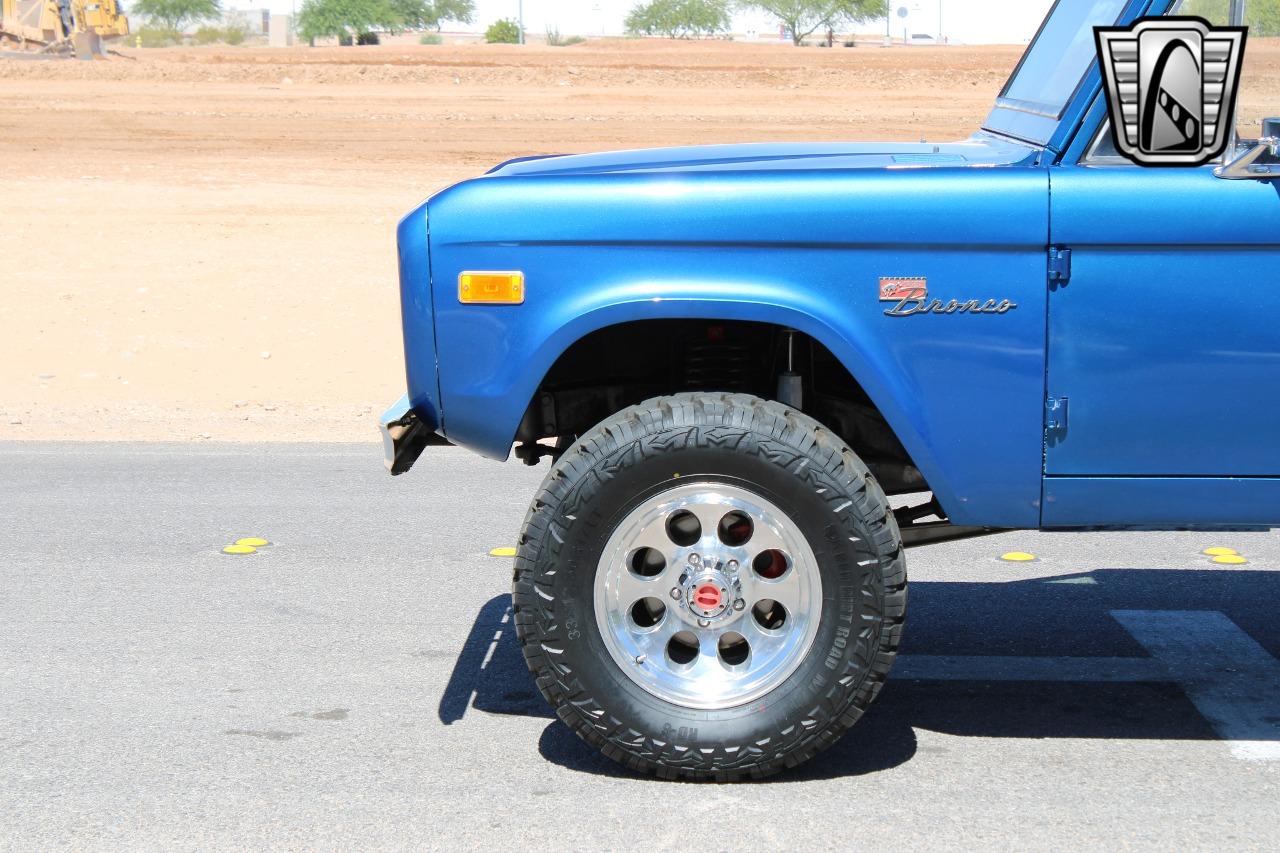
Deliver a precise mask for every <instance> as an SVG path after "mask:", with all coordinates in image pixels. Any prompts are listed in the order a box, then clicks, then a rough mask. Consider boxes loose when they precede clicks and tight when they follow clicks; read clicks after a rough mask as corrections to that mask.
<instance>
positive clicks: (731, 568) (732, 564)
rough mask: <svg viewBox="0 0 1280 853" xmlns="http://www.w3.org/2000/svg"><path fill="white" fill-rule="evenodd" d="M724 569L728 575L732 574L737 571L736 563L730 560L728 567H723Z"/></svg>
mask: <svg viewBox="0 0 1280 853" xmlns="http://www.w3.org/2000/svg"><path fill="white" fill-rule="evenodd" d="M724 568H725V571H727V572H728V573H729V574H733V573H734V572H736V571H738V561H737V560H730V561H729V565H727V566H725V567H724Z"/></svg>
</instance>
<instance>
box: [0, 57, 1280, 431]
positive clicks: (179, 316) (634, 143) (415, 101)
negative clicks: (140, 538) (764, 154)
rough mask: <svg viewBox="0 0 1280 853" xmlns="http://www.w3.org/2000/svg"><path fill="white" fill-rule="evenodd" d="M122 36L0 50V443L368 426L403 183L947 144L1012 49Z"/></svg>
mask: <svg viewBox="0 0 1280 853" xmlns="http://www.w3.org/2000/svg"><path fill="white" fill-rule="evenodd" d="M1249 50H1250V51H1251V53H1252V57H1253V60H1254V63H1256V64H1258V65H1261V64H1262V63H1263V62H1265V69H1266V76H1265V78H1259V77H1255V78H1254V81H1252V83H1251V84H1253V85H1257V86H1258V87H1259V92H1261V91H1263V90H1265V91H1266V92H1272V93H1274V92H1275V91H1280V44H1276V43H1272V44H1268V43H1266V42H1263V41H1261V40H1256V41H1255V42H1254V43H1252V44H1251V45H1250V47H1249ZM122 53H124V54H125V57H123V58H116V59H114V60H112V61H109V62H95V63H76V62H32V61H13V60H0V175H3V182H2V183H0V222H2V223H3V229H2V230H0V438H45V439H57V438H78V439H86V438H87V439H94V438H100V439H148V440H151V439H176V440H199V439H208V438H212V439H219V440H263V439H291V440H308V439H315V440H372V439H373V438H374V433H373V432H372V430H373V429H374V428H375V423H376V418H377V415H378V414H379V413H380V412H381V410H382V408H383V407H384V406H385V405H386V404H388V403H390V402H391V401H393V400H394V399H395V398H396V397H398V396H399V395H400V393H402V391H403V385H404V375H403V366H402V361H401V346H400V327H399V315H398V312H399V306H398V294H397V289H396V261H395V247H394V226H395V223H396V220H397V219H398V218H399V216H400V215H401V214H403V213H404V212H405V211H407V210H408V209H410V208H411V207H412V206H413V205H414V204H416V203H417V202H418V201H419V200H421V199H422V198H424V197H426V196H427V195H429V194H430V193H432V192H434V191H435V190H437V189H439V188H440V187H443V186H445V185H447V184H449V183H452V182H454V181H457V180H460V179H463V178H466V177H468V176H472V175H475V174H477V173H479V172H481V171H483V170H484V169H487V168H488V167H489V166H492V165H493V164H495V163H497V162H499V161H502V160H505V159H508V158H510V157H515V156H520V155H525V154H535V153H549V152H565V153H568V152H579V151H590V150H599V149H608V148H634V147H649V146H659V145H673V144H689V143H715V142H738V141H764V140H868V139H904V140H918V139H920V138H922V137H924V138H928V139H930V140H943V139H953V138H960V137H963V136H965V135H967V134H968V133H969V132H971V131H972V130H973V129H975V128H976V127H977V126H978V125H979V124H980V122H981V120H982V118H983V116H985V114H986V112H987V110H988V108H989V106H990V103H991V100H992V98H993V97H994V95H995V93H996V92H997V91H998V90H999V88H1000V86H1001V84H1002V83H1003V81H1004V79H1005V78H1006V76H1007V75H1008V73H1009V71H1010V69H1011V68H1012V67H1013V65H1014V64H1015V63H1016V61H1017V59H1018V56H1019V55H1020V53H1021V48H1017V47H981V48H976V47H973V48H967V47H949V48H911V49H903V48H896V49H887V50H886V49H878V48H874V47H859V48H856V49H842V48H841V49H833V50H825V49H817V48H807V49H796V48H790V47H787V46H781V45H751V44H734V43H719V42H717V43H701V42H692V43H670V42H652V41H629V40H598V41H591V42H589V43H587V44H585V45H578V46H574V47H569V48H550V47H535V46H526V47H524V48H520V47H515V46H505V45H460V46H443V47H423V46H418V45H384V46H381V47H376V48H355V49H351V48H347V49H342V48H317V49H307V48H302V47H299V48H293V49H287V50H271V49H267V48H190V49H163V50H144V51H135V50H122ZM1248 73H1249V72H1248V71H1246V74H1248ZM1265 106H1266V105H1265V104H1262V103H1260V100H1259V98H1257V97H1253V98H1251V96H1250V95H1249V94H1248V93H1246V95H1245V96H1244V104H1243V109H1244V112H1245V114H1246V117H1249V115H1250V112H1251V111H1252V112H1254V113H1257V115H1258V116H1260V115H1261V114H1262V110H1263V109H1264V107H1265ZM1270 106H1271V107H1272V108H1273V109H1272V113H1271V114H1275V112H1276V110H1275V109H1274V108H1275V107H1277V106H1280V105H1278V104H1275V103H1272V104H1271V105H1270ZM1256 117H1257V116H1253V118H1255V119H1256Z"/></svg>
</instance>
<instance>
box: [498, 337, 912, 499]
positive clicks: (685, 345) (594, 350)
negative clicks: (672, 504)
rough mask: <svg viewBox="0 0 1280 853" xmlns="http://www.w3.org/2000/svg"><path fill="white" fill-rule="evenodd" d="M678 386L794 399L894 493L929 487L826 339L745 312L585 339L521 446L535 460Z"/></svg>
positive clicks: (527, 426) (559, 365)
mask: <svg viewBox="0 0 1280 853" xmlns="http://www.w3.org/2000/svg"><path fill="white" fill-rule="evenodd" d="M797 377H798V378H797ZM681 391H729V392H741V393H745V394H752V395H755V396H757V397H761V398H763V399H768V400H777V401H779V402H782V403H785V404H787V405H790V406H794V407H795V408H797V409H799V410H800V411H803V412H805V413H806V414H808V415H811V416H812V417H814V418H815V419H817V420H818V421H819V422H820V423H822V424H824V425H825V426H826V427H828V428H829V429H831V430H833V431H835V432H836V433H837V434H838V435H839V436H840V437H841V438H842V439H843V440H844V442H845V443H846V444H848V445H849V446H850V447H851V448H852V449H853V450H854V451H855V452H856V453H857V454H858V455H859V456H861V457H862V458H863V461H865V462H866V463H867V465H868V466H869V467H870V468H871V470H872V472H873V473H874V474H875V475H876V478H877V479H878V480H879V481H880V484H881V486H882V487H883V488H884V489H885V491H886V492H888V493H889V494H900V493H905V492H921V491H927V490H928V488H929V487H928V485H927V484H926V483H925V481H924V478H923V477H922V476H921V474H920V471H919V469H918V468H916V466H915V463H914V462H912V460H911V458H910V456H909V455H908V454H907V451H906V450H905V449H904V448H903V446H902V443H901V442H900V441H899V440H898V437H897V436H896V435H895V434H894V432H893V430H892V429H891V428H890V427H889V424H888V422H887V421H885V419H884V415H883V414H881V412H880V410H879V409H878V408H877V407H876V405H875V403H873V402H872V401H871V398H870V397H868V396H867V394H866V392H865V391H864V390H863V388H862V386H861V385H860V384H858V381H857V380H856V379H854V377H853V376H852V375H851V374H850V373H849V371H848V370H847V369H846V368H845V366H844V365H843V364H842V363H841V362H840V360H839V359H837V358H836V357H835V356H834V355H832V354H831V351H830V350H829V349H827V348H826V346H824V345H823V344H822V342H821V341H819V340H817V339H815V338H813V337H811V336H809V335H806V334H804V333H803V332H798V331H795V330H792V329H789V328H787V327H785V326H779V325H776V324H772V323H755V322H747V321H741V320H638V321H634V322H630V323H622V324H619V325H615V326H608V327H606V328H603V329H599V330H597V331H594V332H591V333H590V334H588V335H586V336H584V337H582V338H580V339H579V340H578V341H576V342H575V343H574V344H573V345H572V346H570V347H569V348H568V349H567V350H565V351H564V352H563V353H561V355H560V357H559V358H558V359H556V362H555V363H554V364H553V365H552V366H551V369H550V370H548V371H547V374H546V376H544V377H543V379H542V382H541V384H540V385H539V386H538V390H537V391H536V392H535V393H534V395H533V399H532V400H531V401H530V403H529V408H528V409H527V410H526V411H525V415H524V418H523V419H522V420H521V422H520V427H519V429H518V431H517V433H516V441H517V447H516V453H517V455H518V456H520V458H522V459H524V460H525V461H526V462H528V463H529V464H531V465H532V464H534V463H536V462H537V460H538V458H539V457H541V456H544V455H556V454H557V449H563V448H565V447H568V445H569V444H570V443H571V442H572V441H573V439H575V438H576V437H577V436H578V435H581V434H582V433H583V432H585V431H586V430H588V429H590V428H591V427H592V426H594V425H595V424H597V423H599V422H600V421H602V420H604V419H605V418H607V417H608V416H609V415H611V414H613V413H615V412H618V411H620V410H622V409H624V408H626V407H627V406H630V405H634V404H635V403H639V402H641V401H642V400H646V399H648V398H650V397H656V396H665V395H668V394H675V393H678V392H681ZM547 439H554V440H555V441H553V442H551V443H548V442H547V441H546V440H547Z"/></svg>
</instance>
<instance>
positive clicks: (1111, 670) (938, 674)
mask: <svg viewBox="0 0 1280 853" xmlns="http://www.w3.org/2000/svg"><path fill="white" fill-rule="evenodd" d="M893 677H894V678H914V679H919V680H921V681H1074V682H1104V683H1108V682H1110V683H1114V682H1127V681H1173V680H1174V679H1173V677H1172V676H1171V675H1170V673H1169V670H1168V668H1166V667H1165V665H1164V664H1163V663H1161V662H1160V661H1159V660H1156V659H1155V658H1103V657H1089V658H1073V657H1012V656H1004V655H993V656H982V655H903V656H902V657H900V658H898V662H897V663H896V664H895V665H894V667H893ZM1278 712H1280V711H1278Z"/></svg>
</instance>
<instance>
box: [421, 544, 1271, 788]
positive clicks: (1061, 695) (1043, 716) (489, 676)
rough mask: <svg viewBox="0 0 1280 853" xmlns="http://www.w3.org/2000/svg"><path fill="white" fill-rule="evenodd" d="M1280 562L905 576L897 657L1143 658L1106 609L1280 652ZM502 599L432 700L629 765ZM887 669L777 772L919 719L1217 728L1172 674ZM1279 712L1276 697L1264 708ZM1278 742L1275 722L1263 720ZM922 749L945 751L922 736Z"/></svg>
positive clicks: (905, 751) (890, 751)
mask: <svg viewBox="0 0 1280 853" xmlns="http://www.w3.org/2000/svg"><path fill="white" fill-rule="evenodd" d="M1277 601H1280V573H1277V572H1265V571H1252V570H1245V571H1232V570H1227V569H1215V570H1205V571H1197V570H1165V569H1103V570H1099V571H1095V572H1091V573H1087V574H1073V575H1064V576H1058V577H1052V578H1036V579H1029V580H1025V581H1013V582H1007V583H915V584H913V585H912V587H911V601H910V607H909V617H908V627H907V632H906V637H905V639H904V642H903V648H902V653H903V655H904V656H908V657H905V658H904V660H912V659H913V657H911V656H915V658H914V659H917V660H919V659H923V656H940V655H947V656H966V657H967V656H978V657H1003V656H1013V657H1019V658H1050V659H1052V658H1058V657H1073V658H1078V657H1096V658H1101V659H1106V658H1125V659H1134V658H1149V655H1148V653H1147V651H1146V649H1145V648H1144V647H1143V646H1142V645H1141V644H1140V643H1139V642H1138V641H1137V640H1136V639H1134V637H1133V636H1132V635H1130V634H1129V633H1128V632H1127V631H1126V630H1125V628H1124V627H1123V626H1122V625H1121V624H1120V622H1119V621H1117V620H1116V619H1115V618H1114V617H1113V616H1112V615H1111V614H1112V612H1113V611H1121V610H1125V611H1134V610H1138V611H1216V612H1221V613H1223V614H1225V615H1226V616H1227V618H1228V619H1230V620H1231V621H1232V622H1234V623H1235V625H1236V626H1237V627H1238V628H1239V629H1240V630H1241V631H1243V632H1244V633H1245V634H1247V635H1248V636H1249V637H1251V638H1252V639H1253V640H1254V641H1256V642H1257V643H1258V644H1259V645H1260V646H1261V647H1262V648H1263V649H1264V650H1265V651H1266V652H1267V653H1268V654H1270V655H1272V656H1276V657H1280V620H1276V619H1275V617H1274V607H1275V602H1277ZM510 605H511V602H510V598H509V597H508V596H505V595H501V596H495V597H494V598H493V599H491V600H490V601H489V602H487V603H486V604H485V605H484V606H483V607H482V608H481V610H480V612H479V613H478V614H477V616H476V620H475V623H474V625H473V628H472V631H471V634H470V636H469V638H468V640H467V642H466V643H465V645H464V647H463V649H462V652H461V653H460V654H459V656H458V659H457V663H456V664H455V666H454V669H453V673H452V675H451V677H450V679H449V682H448V685H447V686H446V688H445V691H444V694H443V696H442V697H441V700H440V705H439V717H440V720H441V721H442V722H443V723H445V724H446V725H449V724H452V723H454V722H457V721H458V720H461V719H462V718H463V717H464V715H465V714H466V713H467V712H468V711H469V710H474V711H480V712H483V713H488V714H518V715H523V716H531V717H544V718H546V719H548V720H549V721H550V723H549V724H548V726H547V728H546V729H545V730H544V731H543V733H542V737H541V739H540V742H539V749H540V751H541V753H542V755H543V756H544V757H545V758H546V759H547V760H549V761H552V762H555V763H556V764H560V765H562V766H565V767H569V768H572V769H575V770H579V771H582V772H587V773H597V774H603V775H609V776H627V775H630V774H629V772H628V771H627V770H625V769H624V768H622V767H620V766H619V765H617V764H615V763H613V762H612V761H610V760H608V759H606V758H604V757H603V756H601V755H600V754H599V753H597V752H596V750H594V749H592V748H591V747H589V746H587V745H586V744H585V743H583V742H582V741H581V740H579V738H578V737H577V736H576V735H575V734H573V733H572V732H571V731H570V730H569V729H568V727H566V726H565V725H564V724H563V723H561V722H560V721H559V720H557V719H556V718H555V716H554V714H553V713H552V712H551V710H550V708H549V707H548V706H547V705H546V703H545V701H544V700H543V699H542V697H541V695H540V694H539V693H538V691H537V688H536V687H535V685H534V683H533V679H532V677H531V676H530V675H529V672H528V670H527V669H526V667H525V664H524V659H523V657H522V656H521V653H520V648H519V643H518V642H517V641H516V638H515V632H514V625H513V622H512V619H511V612H510ZM1045 672H1046V675H1045V677H1044V679H1043V680H1041V679H1040V678H1039V676H1036V677H1035V678H1036V680H984V679H982V678H975V679H973V680H968V679H967V678H966V677H965V675H964V673H963V672H955V673H952V674H949V675H948V677H947V678H946V680H925V679H915V678H904V677H902V676H899V677H893V678H891V679H890V681H889V683H888V684H887V685H886V686H885V689H884V691H883V692H882V693H881V695H880V698H879V699H878V700H877V701H876V703H875V704H874V705H873V706H872V707H871V709H870V710H869V711H868V712H867V714H866V715H865V716H864V717H863V719H862V720H861V721H860V722H859V723H858V725H857V726H855V727H854V728H853V729H852V730H851V731H850V732H849V733H848V734H847V735H846V736H845V737H843V738H842V739H841V740H840V741H839V742H838V743H837V744H835V745H834V746H833V747H831V748H830V749H829V750H827V751H826V752H825V753H823V754H822V755H821V756H819V757H818V758H817V759H815V760H813V761H810V762H808V763H807V764H805V765H803V766H801V767H800V768H797V769H796V770H794V771H790V772H788V773H784V774H780V775H779V776H777V777H774V778H776V779H778V780H780V781H796V780H802V779H814V778H830V777H839V776H850V775H862V774H867V773H874V772H876V771H880V770H886V769H889V768H892V767H896V766H898V765H900V764H902V763H904V762H907V761H909V760H911V758H912V757H914V756H915V754H916V752H917V750H918V749H919V747H918V746H917V742H916V736H915V732H916V730H917V729H924V730H929V731H936V732H941V733H945V734H950V735H959V736H966V737H994V738H1119V739H1159V740H1211V739H1216V738H1217V737H1218V735H1217V734H1216V733H1215V732H1214V730H1213V728H1212V727H1211V726H1210V724H1209V723H1208V722H1207V721H1206V720H1205V718H1204V717H1203V716H1201V714H1200V713H1199V712H1198V711H1197V710H1196V708H1195V706H1194V705H1193V704H1192V702H1191V700H1190V699H1188V698H1187V696H1186V694H1185V693H1184V692H1183V690H1182V688H1181V687H1180V686H1179V685H1178V684H1177V683H1174V682H1173V681H1172V680H1164V681H1162V680H1152V681H1123V682H1102V681H1090V682H1083V683H1082V682H1079V681H1062V680H1055V679H1054V677H1053V675H1052V664H1050V663H1048V662H1046V666H1045ZM1274 719H1275V720H1276V721H1277V722H1278V723H1280V706H1278V707H1276V708H1275V709H1274ZM1274 739H1275V740H1277V741H1280V724H1278V725H1277V727H1276V730H1275V737H1274ZM933 749H944V748H942V747H934V748H933Z"/></svg>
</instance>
